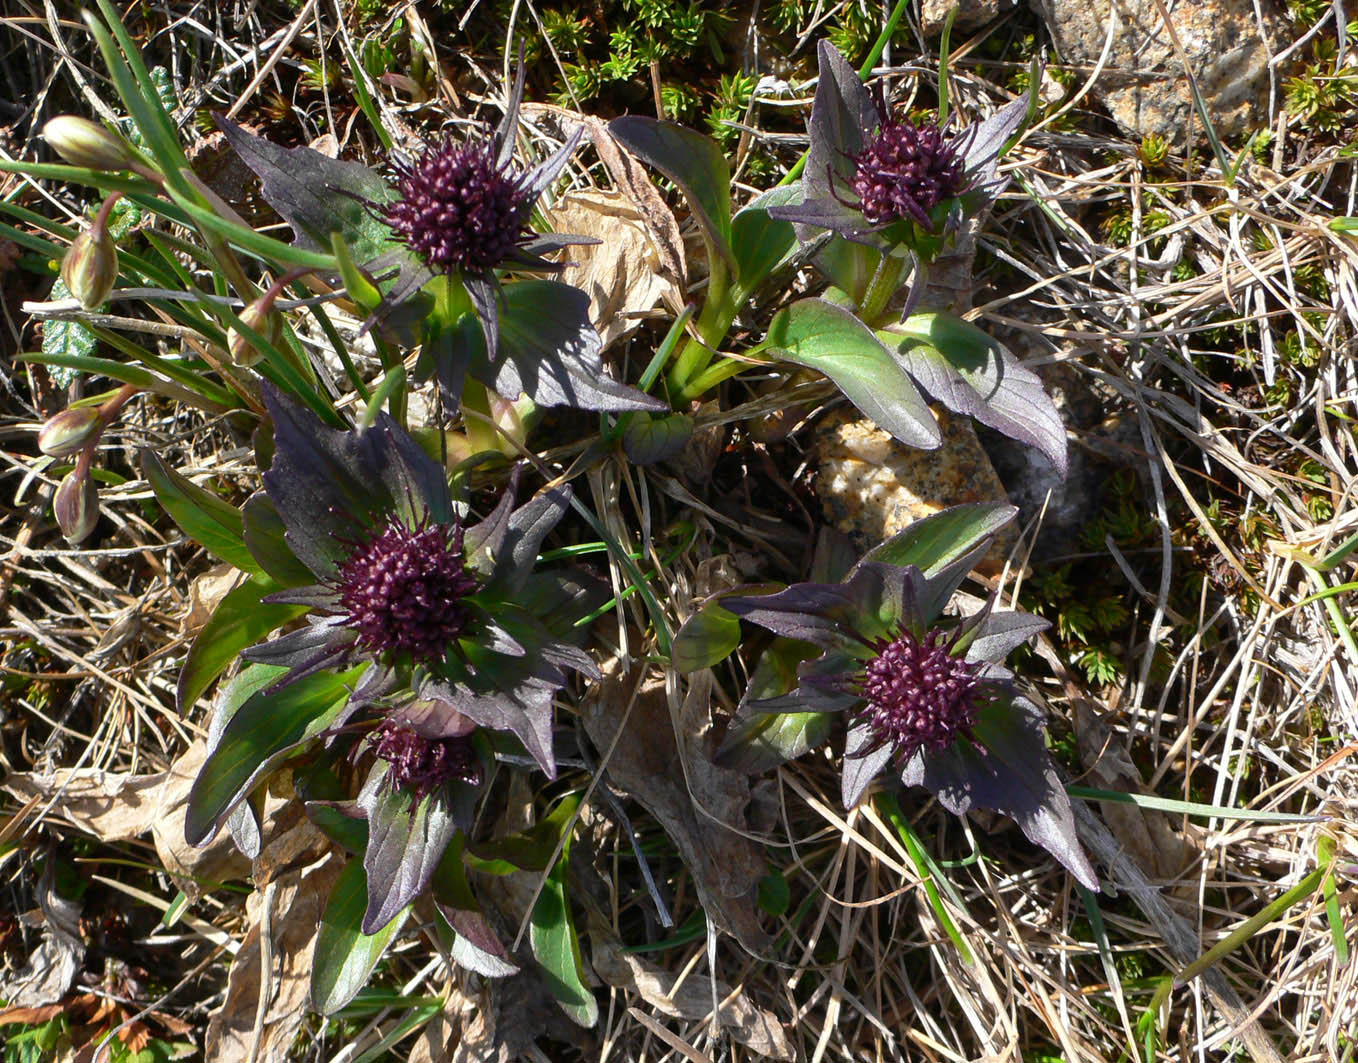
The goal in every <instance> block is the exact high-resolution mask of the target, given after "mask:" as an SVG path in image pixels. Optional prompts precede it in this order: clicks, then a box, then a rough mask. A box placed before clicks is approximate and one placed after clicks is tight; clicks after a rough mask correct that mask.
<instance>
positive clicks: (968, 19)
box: [919, 0, 1018, 37]
mask: <svg viewBox="0 0 1358 1063" xmlns="http://www.w3.org/2000/svg"><path fill="white" fill-rule="evenodd" d="M1017 4H1018V0H960V2H959V0H924V3H923V4H921V5H920V11H919V23H920V27H921V28H922V29H923V30H924V32H925V34H926V35H928V36H930V37H936V36H938V35H939V34H940V33H942V32H943V24H944V23H945V22H947V21H948V12H949V11H951V10H952V9H953V8H954V7H955V8H957V19H956V20H955V21H954V22H953V26H952V28H953V32H954V33H956V32H958V31H959V30H974V29H979V28H980V27H981V26H984V25H985V24H986V23H987V22H993V21H994V20H995V19H997V18H999V17H1000V16H1001V15H1003V14H1004V13H1005V12H1007V11H1012V10H1013V9H1014V7H1015V6H1017Z"/></svg>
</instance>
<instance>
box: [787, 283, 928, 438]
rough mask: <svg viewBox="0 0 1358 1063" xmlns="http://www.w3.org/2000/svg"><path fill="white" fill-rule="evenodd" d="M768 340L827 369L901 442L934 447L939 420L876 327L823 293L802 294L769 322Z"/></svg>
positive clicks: (794, 359)
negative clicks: (812, 296)
mask: <svg viewBox="0 0 1358 1063" xmlns="http://www.w3.org/2000/svg"><path fill="white" fill-rule="evenodd" d="M765 345H766V346H767V347H768V348H770V349H772V350H774V351H776V352H777V353H778V354H779V355H780V356H781V357H782V358H783V359H784V360H785V361H788V362H791V363H793V364H794V365H801V366H805V367H806V368H808V369H815V370H816V371H817V372H820V373H824V374H825V375H826V376H828V377H829V378H830V379H831V380H833V381H834V382H835V383H836V384H837V385H838V386H839V389H840V390H841V391H842V392H844V394H845V396H846V397H847V398H848V400H849V401H850V402H852V403H853V404H854V405H855V406H857V407H858V409H860V410H861V411H862V412H863V413H864V414H866V415H867V416H868V417H870V418H871V419H872V420H873V421H874V422H875V423H876V424H878V425H879V426H881V427H882V428H884V429H886V431H888V432H890V433H891V434H892V435H893V436H895V437H896V438H897V439H899V440H900V441H901V442H902V443H906V444H908V445H910V446H913V447H920V448H922V449H924V450H932V449H934V448H935V447H937V446H938V445H939V444H940V443H941V442H942V441H943V435H942V433H941V432H940V431H939V427H938V422H937V421H935V420H934V415H933V414H932V413H930V412H929V407H928V405H927V404H926V403H925V401H924V399H923V398H921V397H920V393H919V391H918V390H917V389H916V387H915V385H914V384H913V383H911V380H910V378H909V377H908V376H907V375H906V374H905V372H904V371H903V370H902V369H901V368H900V366H899V365H897V364H896V360H895V359H894V358H892V356H891V354H890V352H888V351H887V349H886V348H885V347H884V346H882V344H881V342H880V341H879V340H878V339H877V337H876V336H875V335H874V334H873V332H872V330H871V329H870V328H868V327H867V326H866V325H864V324H863V323H862V322H861V321H859V320H858V318H856V317H855V316H854V315H853V314H852V313H851V312H850V311H848V310H846V309H844V308H843V307H841V306H836V305H835V304H834V303H829V302H826V301H825V300H824V299H802V300H799V301H798V302H795V303H793V304H792V305H791V306H790V307H788V308H787V309H785V310H780V311H779V312H778V314H777V315H776V316H775V317H774V319H773V320H772V321H771V322H770V323H769V332H768V337H767V338H766V340H765Z"/></svg>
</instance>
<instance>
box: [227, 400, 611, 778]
mask: <svg viewBox="0 0 1358 1063" xmlns="http://www.w3.org/2000/svg"><path fill="white" fill-rule="evenodd" d="M265 402H266V404H267V406H268V408H269V413H270V415H271V417H272V419H273V429H274V447H275V456H274V461H273V465H272V467H271V468H270V469H269V470H268V471H267V472H266V473H265V474H264V486H265V491H264V492H262V493H260V494H257V495H255V496H254V497H253V498H252V499H250V501H249V502H247V504H246V507H245V524H246V529H247V530H246V540H247V544H248V545H249V546H250V549H251V550H252V552H253V553H254V554H255V557H256V559H257V560H258V562H259V564H260V565H261V567H263V568H264V569H265V570H266V571H268V572H270V573H271V574H272V575H273V576H274V578H275V579H276V580H277V581H278V582H280V583H282V584H283V586H285V587H287V588H289V589H287V590H283V591H280V592H277V593H274V594H272V595H269V596H268V597H267V598H266V599H265V600H266V601H267V602H269V603H277V604H291V605H298V606H304V607H305V609H306V613H307V615H306V620H307V623H306V625H305V626H304V627H301V628H299V629H297V630H293V631H289V632H288V633H286V634H283V635H279V636H277V637H275V638H274V639H272V640H271V641H268V642H264V643H261V644H259V645H257V646H254V647H252V648H250V649H248V650H246V651H245V653H244V656H245V658H246V659H247V660H250V661H256V662H260V663H264V664H273V665H281V666H282V667H284V668H286V669H287V672H286V673H285V674H284V675H283V676H282V677H281V678H280V679H278V680H276V681H275V682H274V684H273V687H272V688H271V689H274V690H281V689H282V688H283V687H285V686H287V685H289V684H290V683H293V682H296V681H297V680H298V679H300V678H302V677H303V676H306V675H311V674H314V673H316V672H320V671H323V670H333V669H343V668H351V667H353V666H354V665H356V664H361V663H363V662H368V663H369V664H370V667H369V668H368V670H367V672H366V673H365V674H364V675H363V677H362V679H361V680H360V681H359V684H358V687H357V689H356V690H355V691H354V694H353V696H352V697H351V698H350V702H349V708H348V709H347V710H346V716H347V715H348V714H350V713H352V712H353V711H357V709H358V708H359V707H361V706H363V705H372V704H377V703H378V702H377V699H378V698H380V697H383V696H385V695H388V694H391V693H392V692H393V691H400V690H408V691H410V692H411V693H413V694H414V696H415V698H416V699H417V702H416V703H417V704H418V706H419V710H418V711H419V723H418V726H417V730H418V731H419V733H420V734H422V735H424V736H425V737H427V738H432V739H441V738H448V737H451V736H453V735H454V734H463V733H465V731H466V729H467V727H468V721H470V723H471V724H475V725H477V726H481V727H486V728H489V729H491V730H500V731H509V732H512V733H513V734H514V735H515V736H516V737H518V738H519V740H520V741H521V742H522V743H523V744H524V746H525V748H526V749H527V750H528V752H529V753H531V754H532V755H533V756H534V757H535V758H536V759H537V761H538V762H539V764H540V765H541V766H542V768H543V770H544V771H546V772H548V773H549V774H550V773H551V772H553V771H554V770H555V761H554V758H553V755H552V740H551V729H552V697H553V695H554V694H555V692H556V691H557V690H559V689H560V688H561V687H562V686H564V685H565V684H566V682H567V674H566V672H567V670H574V671H579V672H584V673H586V674H589V675H592V676H597V675H598V669H597V667H596V666H595V664H594V662H593V660H592V659H591V658H590V657H589V655H588V654H586V653H584V652H583V651H581V650H580V649H579V648H578V647H577V646H576V645H575V643H574V641H573V639H574V638H575V637H578V636H576V635H575V633H574V631H573V627H572V625H573V622H574V620H575V619H576V617H577V616H578V615H579V614H578V613H577V612H576V610H577V609H586V610H587V608H588V607H589V603H590V602H591V601H592V599H593V596H594V594H595V589H594V587H593V586H592V585H590V584H587V583H578V582H571V581H569V580H564V579H563V574H559V573H537V572H535V571H534V565H535V562H536V560H537V555H538V552H539V550H540V548H541V545H542V542H543V540H544V539H545V538H546V536H547V535H548V534H549V533H550V532H551V530H552V529H553V528H554V527H555V525H556V523H557V521H558V520H559V519H560V518H561V516H562V515H563V514H564V513H565V511H566V508H567V506H568V505H569V501H570V489H569V488H568V487H564V486H563V487H556V488H552V489H549V490H547V491H544V492H542V493H541V494H539V495H537V496H536V497H535V498H533V499H531V500H530V501H529V502H527V503H526V504H525V505H523V506H520V507H518V508H517V509H516V508H515V505H514V495H515V488H516V486H517V483H518V478H519V473H518V472H517V471H516V473H515V474H514V476H513V477H512V478H511V483H510V486H509V489H508V490H507V491H505V493H504V494H503V495H502V496H501V497H500V500H499V501H498V502H497V503H496V505H495V506H494V507H493V508H492V509H491V511H490V512H489V513H487V514H485V515H484V517H483V518H482V519H480V520H479V521H476V522H474V523H469V522H468V517H469V513H468V509H467V506H466V505H465V504H464V503H460V502H455V501H454V500H453V498H452V496H451V494H450V491H449V487H448V480H447V475H446V473H445V471H444V470H443V468H442V467H441V466H440V465H439V464H438V463H437V462H435V461H434V460H433V459H432V458H430V457H429V456H428V455H427V454H425V453H424V451H423V450H421V449H420V447H419V445H418V444H417V443H416V442H415V440H414V439H413V438H412V437H411V436H410V435H409V434H407V433H406V432H405V431H404V429H402V428H401V427H400V426H399V425H397V424H396V423H395V422H394V421H392V420H391V419H390V418H388V417H386V416H385V415H382V416H379V417H378V418H377V421H376V423H375V424H373V425H372V427H370V428H365V429H353V430H340V429H335V428H330V427H328V426H326V425H324V424H322V423H321V422H320V421H319V419H318V418H317V417H316V416H315V415H314V414H312V413H311V412H310V411H309V410H307V409H305V408H304V407H302V406H301V405H300V404H298V403H297V402H295V401H294V400H292V399H290V398H288V397H286V396H284V395H282V394H280V393H279V392H277V391H275V390H273V389H272V388H271V387H270V386H269V385H267V384H266V385H265ZM412 711H414V710H410V709H407V710H406V713H407V715H409V713H410V712H412ZM407 722H412V721H411V720H407Z"/></svg>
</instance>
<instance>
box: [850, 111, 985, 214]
mask: <svg viewBox="0 0 1358 1063" xmlns="http://www.w3.org/2000/svg"><path fill="white" fill-rule="evenodd" d="M854 165H855V167H856V168H855V170H854V175H853V182H852V183H853V190H854V192H855V193H856V194H857V195H858V198H859V201H860V203H861V205H862V207H861V209H862V211H863V216H864V217H865V218H867V220H868V221H870V222H872V224H874V225H884V224H890V223H891V222H894V221H898V220H901V219H905V218H910V219H913V220H914V221H917V222H919V224H921V225H923V226H925V227H926V228H929V227H931V224H930V220H929V211H930V210H931V209H932V208H933V207H934V206H935V205H937V204H939V203H941V202H943V201H944V200H948V199H952V198H954V197H955V196H959V195H961V194H962V193H963V192H965V191H966V187H967V180H966V173H965V170H964V167H963V164H962V160H961V159H960V158H959V157H958V153H957V145H956V143H955V141H953V140H951V139H949V138H948V137H945V136H944V135H943V132H942V131H941V130H940V129H939V128H938V126H936V125H934V124H933V123H926V124H925V125H922V126H916V125H914V124H913V123H911V122H908V121H904V122H889V121H888V122H884V123H883V125H882V127H881V130H880V132H878V134H877V135H876V136H875V137H873V138H872V140H871V141H870V142H869V143H868V146H867V147H866V148H864V149H863V151H862V152H860V153H859V154H858V156H857V157H856V158H855V159H854Z"/></svg>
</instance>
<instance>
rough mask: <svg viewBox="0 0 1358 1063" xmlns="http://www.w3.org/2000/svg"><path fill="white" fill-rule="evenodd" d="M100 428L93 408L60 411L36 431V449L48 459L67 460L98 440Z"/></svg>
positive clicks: (81, 407)
mask: <svg viewBox="0 0 1358 1063" xmlns="http://www.w3.org/2000/svg"><path fill="white" fill-rule="evenodd" d="M100 427H101V423H100V417H99V410H98V409H97V408H96V407H94V406H77V407H74V408H72V409H69V410H62V411H61V412H60V413H59V414H57V415H56V416H55V417H52V418H50V419H49V420H48V422H47V423H46V424H45V425H43V426H42V427H41V428H40V429H38V449H39V450H41V451H42V452H43V453H44V454H46V455H47V456H48V457H52V458H69V457H70V456H71V455H72V454H79V453H80V452H81V451H82V450H84V449H85V448H86V447H87V446H88V445H89V444H90V443H92V442H93V441H94V440H95V439H97V438H99V429H100Z"/></svg>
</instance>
